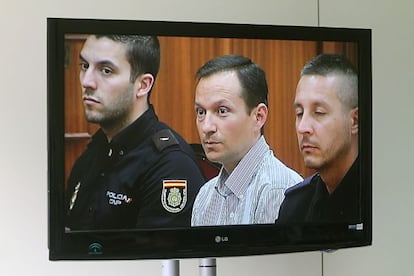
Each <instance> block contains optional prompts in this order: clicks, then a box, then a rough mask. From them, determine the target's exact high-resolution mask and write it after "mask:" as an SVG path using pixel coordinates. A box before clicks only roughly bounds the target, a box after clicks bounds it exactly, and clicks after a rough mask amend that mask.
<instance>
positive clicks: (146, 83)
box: [135, 73, 154, 97]
mask: <svg viewBox="0 0 414 276" xmlns="http://www.w3.org/2000/svg"><path fill="white" fill-rule="evenodd" d="M153 85H154V76H153V75H151V74H149V73H146V74H142V75H139V76H138V77H137V78H136V79H135V95H136V97H143V96H145V95H147V94H148V93H149V92H150V91H151V88H152V86H153Z"/></svg>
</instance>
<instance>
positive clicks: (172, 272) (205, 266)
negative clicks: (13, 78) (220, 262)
mask: <svg viewBox="0 0 414 276" xmlns="http://www.w3.org/2000/svg"><path fill="white" fill-rule="evenodd" d="M198 268H199V270H198V271H199V274H198V275H199V276H216V275H217V274H216V272H217V271H216V268H217V266H216V259H214V258H202V259H199V261H198ZM162 276H180V261H179V260H163V261H162Z"/></svg>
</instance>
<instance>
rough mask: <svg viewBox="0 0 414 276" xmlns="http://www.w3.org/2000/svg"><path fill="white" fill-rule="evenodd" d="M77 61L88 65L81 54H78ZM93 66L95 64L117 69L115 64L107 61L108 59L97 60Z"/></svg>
mask: <svg viewBox="0 0 414 276" xmlns="http://www.w3.org/2000/svg"><path fill="white" fill-rule="evenodd" d="M79 59H80V60H81V61H84V62H87V63H89V62H88V61H87V60H86V58H84V57H83V56H82V54H80V55H79ZM95 64H97V65H101V66H110V67H112V68H118V66H116V64H115V63H113V62H112V61H111V60H109V59H102V60H99V61H98V62H96V63H95Z"/></svg>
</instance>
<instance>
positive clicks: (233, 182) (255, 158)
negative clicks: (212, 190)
mask: <svg viewBox="0 0 414 276" xmlns="http://www.w3.org/2000/svg"><path fill="white" fill-rule="evenodd" d="M268 150H269V145H268V144H267V143H266V140H265V138H264V136H263V135H262V136H261V137H260V138H259V139H258V140H257V142H256V143H255V144H254V145H253V147H251V148H250V150H249V151H248V152H247V153H246V155H245V156H244V157H243V158H242V159H241V160H240V162H239V164H237V166H236V167H235V168H234V170H233V172H232V173H231V174H230V175H228V174H227V172H226V170H225V169H224V168H223V167H222V168H221V170H220V174H219V181H218V184H217V185H218V187H217V188H218V189H219V190H220V192H222V193H225V194H227V193H226V190H229V191H231V193H233V194H235V195H236V196H237V197H238V198H242V197H243V195H244V194H245V193H246V190H247V188H248V187H249V184H250V181H251V179H252V177H253V175H254V174H255V173H256V171H257V167H258V166H259V165H260V160H261V159H262V158H263V155H264V154H265V153H266V152H267V151H268Z"/></svg>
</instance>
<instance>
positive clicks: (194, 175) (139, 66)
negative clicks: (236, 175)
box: [66, 35, 205, 230]
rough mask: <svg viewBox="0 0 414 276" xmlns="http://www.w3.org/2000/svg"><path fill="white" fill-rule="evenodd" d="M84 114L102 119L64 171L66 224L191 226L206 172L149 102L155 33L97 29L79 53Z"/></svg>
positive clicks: (82, 227) (90, 226)
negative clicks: (127, 33) (104, 33)
mask: <svg viewBox="0 0 414 276" xmlns="http://www.w3.org/2000/svg"><path fill="white" fill-rule="evenodd" d="M80 60H81V62H80V67H81V71H80V82H81V85H82V99H83V103H84V109H85V116H86V119H87V120H88V121H89V122H92V123H96V124H99V125H100V129H99V130H98V131H97V132H96V133H95V134H94V135H93V137H92V141H91V142H90V143H89V145H88V147H87V149H86V150H85V152H83V154H82V155H81V156H80V158H79V159H78V160H77V161H76V162H75V165H74V166H73V168H72V171H71V173H70V176H69V179H68V188H67V193H66V195H67V197H66V208H67V217H66V227H67V229H68V230H90V229H128V228H151V227H186V226H190V220H191V209H192V205H193V201H194V198H195V196H196V194H197V193H198V190H199V188H200V187H201V185H203V184H204V182H205V181H204V178H203V176H202V172H201V171H200V169H199V167H198V164H197V161H196V160H195V159H194V157H193V152H192V150H191V147H190V146H189V145H188V144H187V143H186V142H185V141H184V139H183V138H182V137H181V136H180V135H179V134H177V133H176V132H175V131H174V130H172V129H171V128H169V127H168V126H167V125H166V124H164V123H162V122H160V121H159V120H158V118H157V116H156V114H155V112H154V109H153V107H152V105H151V104H150V103H149V94H150V92H151V89H152V86H153V84H154V81H155V78H156V75H157V73H158V69H159V61H160V49H159V42H158V39H157V38H156V37H150V36H122V35H114V36H98V35H91V36H89V37H88V38H87V40H86V41H85V44H84V45H83V48H82V51H81V54H80Z"/></svg>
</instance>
